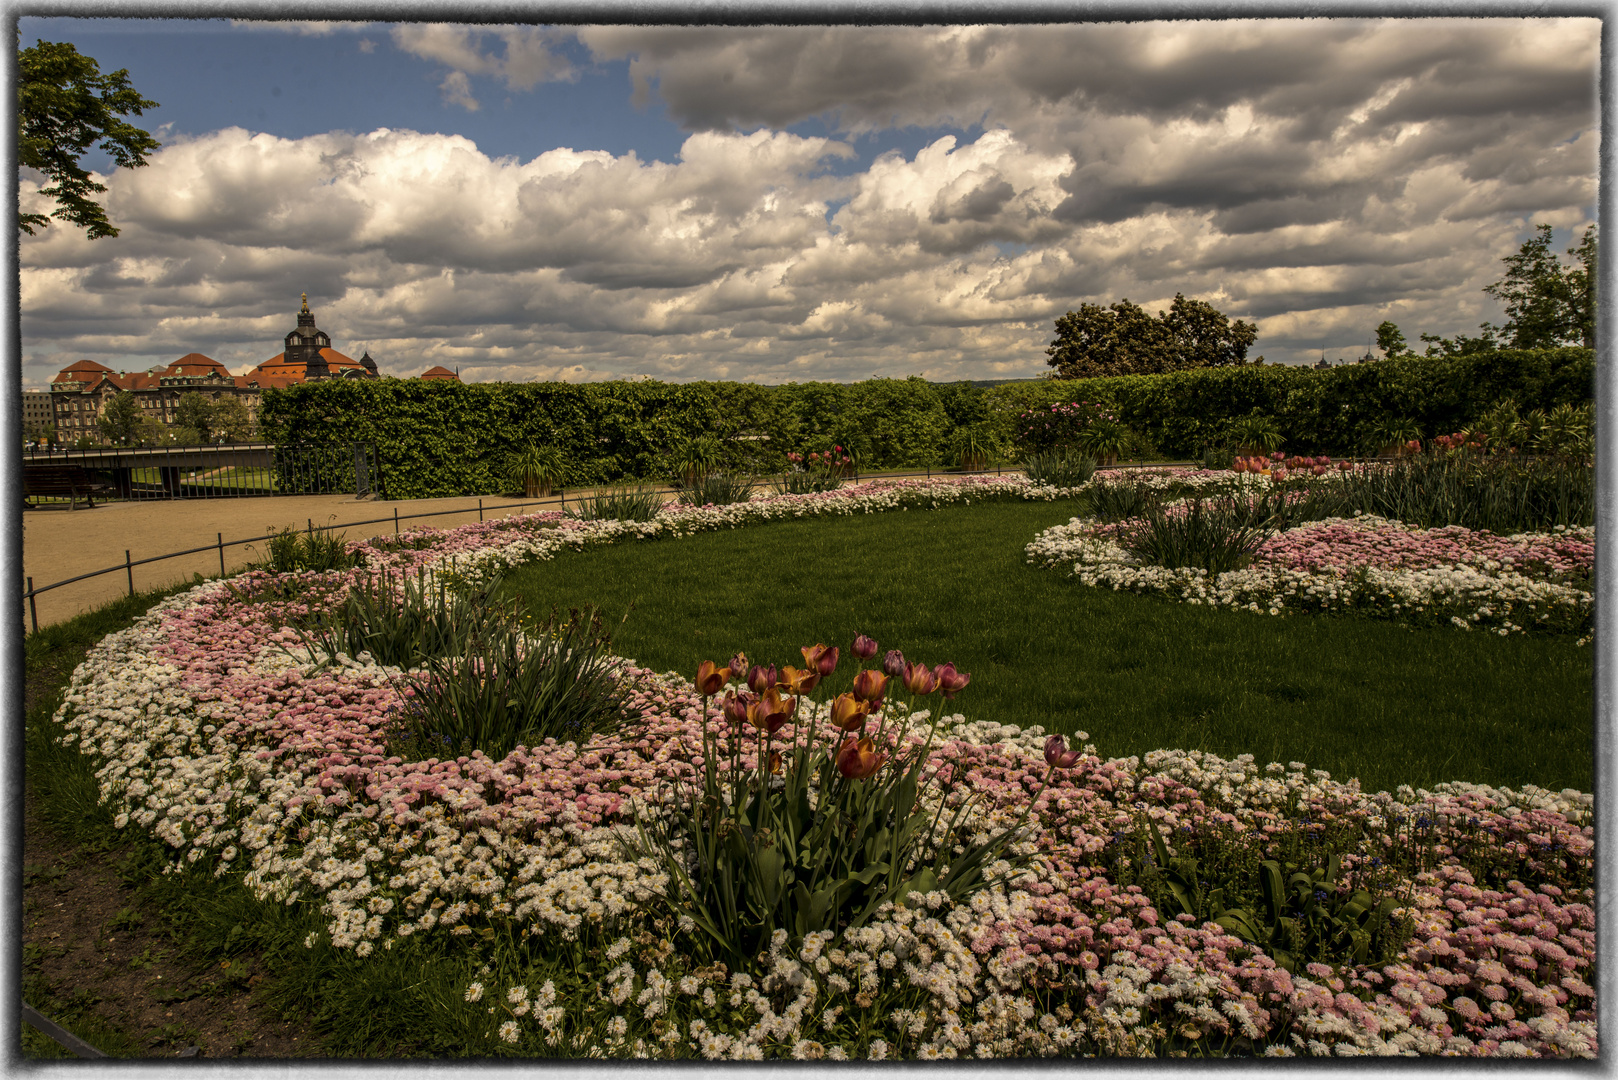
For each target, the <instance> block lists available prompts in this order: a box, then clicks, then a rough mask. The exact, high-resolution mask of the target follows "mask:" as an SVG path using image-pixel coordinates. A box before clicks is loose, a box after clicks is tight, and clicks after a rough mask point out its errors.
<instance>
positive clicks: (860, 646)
mask: <svg viewBox="0 0 1618 1080" xmlns="http://www.w3.org/2000/svg"><path fill="white" fill-rule="evenodd" d="M851 651H852V652H853V653H854V655H855V656H857V657H859V658H860V659H861V660H869V659H870V658H871V657H873V656H875V655H876V642H875V641H873V640H872V639H871V638H868V637H866V636H865V635H864V634H856V635H855V636H854V647H853V649H852V650H851Z"/></svg>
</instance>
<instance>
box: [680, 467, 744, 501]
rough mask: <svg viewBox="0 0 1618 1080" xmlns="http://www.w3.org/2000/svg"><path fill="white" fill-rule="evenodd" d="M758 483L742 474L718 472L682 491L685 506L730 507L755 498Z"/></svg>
mask: <svg viewBox="0 0 1618 1080" xmlns="http://www.w3.org/2000/svg"><path fill="white" fill-rule="evenodd" d="M755 484H756V481H755V480H754V479H753V478H752V477H751V476H744V475H742V474H740V473H729V472H717V473H709V474H706V475H704V476H701V477H698V478H697V479H695V480H693V481H692V482H691V483H688V484H686V485H685V486H684V487H683V488H682V489H681V491H680V496H679V502H680V504H681V505H683V506H729V505H730V504H731V503H740V502H746V501H747V500H748V499H750V498H752V497H753V488H754V486H755Z"/></svg>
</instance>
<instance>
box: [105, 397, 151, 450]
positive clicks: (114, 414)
mask: <svg viewBox="0 0 1618 1080" xmlns="http://www.w3.org/2000/svg"><path fill="white" fill-rule="evenodd" d="M140 422H141V415H140V406H139V405H137V404H135V395H134V394H132V393H130V392H129V391H128V390H120V391H119V392H118V393H116V394H114V395H112V399H111V400H110V401H108V402H107V405H106V407H105V408H104V409H102V410H101V415H100V416H98V417H96V428H97V430H99V431H100V432H101V435H102V437H103V438H104V439H106V440H107V441H108V442H110V443H112V444H113V445H114V446H128V445H129V444H131V443H133V442H134V441H135V438H136V435H137V433H138V432H139V431H140Z"/></svg>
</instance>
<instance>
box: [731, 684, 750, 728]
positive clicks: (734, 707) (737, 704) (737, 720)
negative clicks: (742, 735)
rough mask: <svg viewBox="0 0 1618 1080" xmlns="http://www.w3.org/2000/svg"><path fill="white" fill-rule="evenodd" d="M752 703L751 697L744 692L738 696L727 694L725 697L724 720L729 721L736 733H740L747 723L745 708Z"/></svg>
mask: <svg viewBox="0 0 1618 1080" xmlns="http://www.w3.org/2000/svg"><path fill="white" fill-rule="evenodd" d="M752 701H753V697H752V695H750V694H748V693H747V691H745V690H744V691H742V692H741V693H740V694H736V693H729V694H726V695H725V701H724V710H725V719H726V720H729V721H730V726H731V727H733V728H735V729H736V730H737V731H740V730H741V729H742V725H743V724H744V723H746V722H747V706H748V705H749V704H751V703H752Z"/></svg>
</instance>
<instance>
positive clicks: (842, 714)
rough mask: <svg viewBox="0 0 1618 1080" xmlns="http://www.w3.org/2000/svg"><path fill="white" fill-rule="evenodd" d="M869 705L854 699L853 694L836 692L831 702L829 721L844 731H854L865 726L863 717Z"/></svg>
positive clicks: (868, 709) (869, 709)
mask: <svg viewBox="0 0 1618 1080" xmlns="http://www.w3.org/2000/svg"><path fill="white" fill-rule="evenodd" d="M870 711H871V706H870V705H868V704H866V703H864V702H861V701H856V700H855V699H854V695H853V694H838V695H837V697H836V699H835V700H833V701H832V703H831V722H832V723H833V724H835V725H836V726H837V727H839V728H841V729H842V730H844V731H856V730H858V729H860V728H862V727H864V726H865V717H866V716H867V714H869V713H870Z"/></svg>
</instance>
